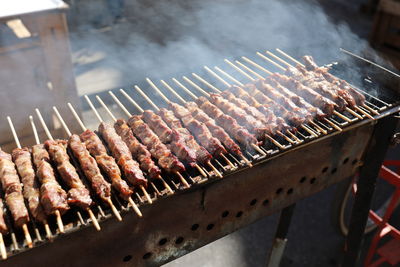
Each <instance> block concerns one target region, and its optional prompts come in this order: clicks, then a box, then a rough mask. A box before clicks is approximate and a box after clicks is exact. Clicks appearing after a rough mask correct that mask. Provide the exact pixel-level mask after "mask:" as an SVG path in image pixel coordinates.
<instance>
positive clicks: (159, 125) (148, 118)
mask: <svg viewBox="0 0 400 267" xmlns="http://www.w3.org/2000/svg"><path fill="white" fill-rule="evenodd" d="M143 120H144V121H145V122H146V123H147V124H148V125H149V126H150V128H151V129H152V130H153V131H154V133H155V134H156V135H157V136H158V137H159V138H160V140H161V142H163V143H164V144H165V145H167V147H168V148H169V149H170V150H171V151H172V152H173V153H174V154H175V155H176V156H177V157H178V159H180V160H181V161H186V162H188V163H189V165H191V166H192V167H194V166H195V165H196V160H197V159H196V151H195V150H194V149H193V148H191V147H189V146H188V144H187V143H186V142H185V138H184V137H183V136H182V134H180V133H179V132H178V131H176V130H172V129H171V128H169V127H168V125H167V124H166V123H165V122H164V121H163V120H162V118H161V117H160V116H158V115H157V114H155V113H154V112H153V111H151V110H145V111H144V112H143Z"/></svg>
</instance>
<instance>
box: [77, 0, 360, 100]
mask: <svg viewBox="0 0 400 267" xmlns="http://www.w3.org/2000/svg"><path fill="white" fill-rule="evenodd" d="M126 10H127V11H126V13H127V15H128V17H129V18H130V19H129V23H123V24H117V25H116V26H114V27H116V29H115V30H113V31H111V32H106V33H99V32H92V33H89V34H87V30H85V33H84V34H80V33H79V31H78V33H75V34H72V35H71V36H72V43H73V44H74V50H75V55H77V57H76V58H77V60H76V65H77V66H76V70H77V71H76V75H77V80H78V85H79V84H88V85H89V87H90V85H95V86H96V88H88V89H87V90H89V92H92V91H99V90H106V89H111V88H116V87H122V86H129V85H132V84H136V83H137V84H144V83H143V81H144V78H145V77H150V78H153V79H155V80H157V79H166V80H169V79H170V78H171V77H174V76H181V75H190V73H191V72H197V73H200V74H201V73H204V72H203V69H202V66H203V65H208V66H210V67H212V66H214V65H218V66H221V67H223V69H225V70H227V71H229V73H232V74H235V75H236V77H238V73H235V71H233V70H232V69H231V67H229V66H228V65H226V64H225V63H224V62H223V59H224V58H228V59H235V57H237V59H239V58H238V57H239V56H248V57H250V58H252V59H254V60H255V61H257V62H258V63H263V65H265V66H267V67H268V68H269V69H271V70H273V71H275V70H277V69H276V68H274V67H273V66H272V65H271V64H268V63H266V62H263V60H262V59H260V58H259V57H257V56H256V55H255V52H256V51H261V52H263V51H265V50H266V49H269V50H273V49H275V48H281V49H283V50H284V51H287V52H288V53H290V54H291V55H293V56H295V57H297V58H298V57H300V56H302V55H304V54H311V55H313V56H314V58H315V59H316V61H317V62H318V63H319V64H325V63H330V62H332V61H336V60H341V59H343V58H344V57H345V56H344V54H343V53H342V52H340V51H339V48H340V47H344V48H346V49H349V50H350V51H353V52H355V53H360V52H361V51H363V50H365V49H367V48H368V44H367V42H366V41H365V40H362V39H360V38H359V37H358V36H357V35H356V34H354V33H352V32H351V30H350V28H349V27H348V26H347V25H346V24H342V23H336V24H334V23H332V22H331V21H330V19H329V17H328V16H327V15H326V14H325V13H324V11H323V9H322V8H321V7H320V6H319V5H318V4H317V3H316V2H315V1H271V0H270V1H265V0H249V1H244V0H225V1H210V0H206V1H199V2H196V3H187V1H157V2H154V3H151V4H150V3H148V1H137V2H136V3H134V4H133V5H132V8H130V7H129V6H127V7H126ZM85 28H87V25H85ZM96 57H97V59H96ZM90 60H92V61H90ZM88 61H89V62H88ZM93 66H96V67H98V69H100V71H109V72H112V75H111V76H110V77H111V78H110V80H108V81H103V80H100V81H99V82H98V83H96V82H90V81H88V80H87V79H90V77H93V75H92V74H91V72H92V67H93ZM239 78H243V79H241V80H242V81H246V80H245V78H244V77H240V76H239ZM113 85H114V86H113ZM110 86H112V87H110ZM107 87H108V88H107Z"/></svg>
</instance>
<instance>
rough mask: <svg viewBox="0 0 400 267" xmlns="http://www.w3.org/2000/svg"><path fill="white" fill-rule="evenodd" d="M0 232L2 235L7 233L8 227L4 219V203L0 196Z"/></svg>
mask: <svg viewBox="0 0 400 267" xmlns="http://www.w3.org/2000/svg"><path fill="white" fill-rule="evenodd" d="M0 233H1V234H3V235H4V234H7V233H8V227H7V224H6V221H5V220H4V204H3V199H1V198H0Z"/></svg>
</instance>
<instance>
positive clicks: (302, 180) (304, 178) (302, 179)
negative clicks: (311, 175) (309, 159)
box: [300, 176, 307, 184]
mask: <svg viewBox="0 0 400 267" xmlns="http://www.w3.org/2000/svg"><path fill="white" fill-rule="evenodd" d="M306 180H307V177H305V176H303V177H301V179H300V183H301V184H302V183H304V182H305V181H306Z"/></svg>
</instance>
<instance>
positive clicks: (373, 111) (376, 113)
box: [362, 104, 379, 115]
mask: <svg viewBox="0 0 400 267" xmlns="http://www.w3.org/2000/svg"><path fill="white" fill-rule="evenodd" d="M362 107H364V108H366V109H368V110H369V111H371V112H372V113H374V114H375V115H379V112H378V111H376V110H375V109H373V108H371V107H370V106H368V105H366V104H363V105H362Z"/></svg>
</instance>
